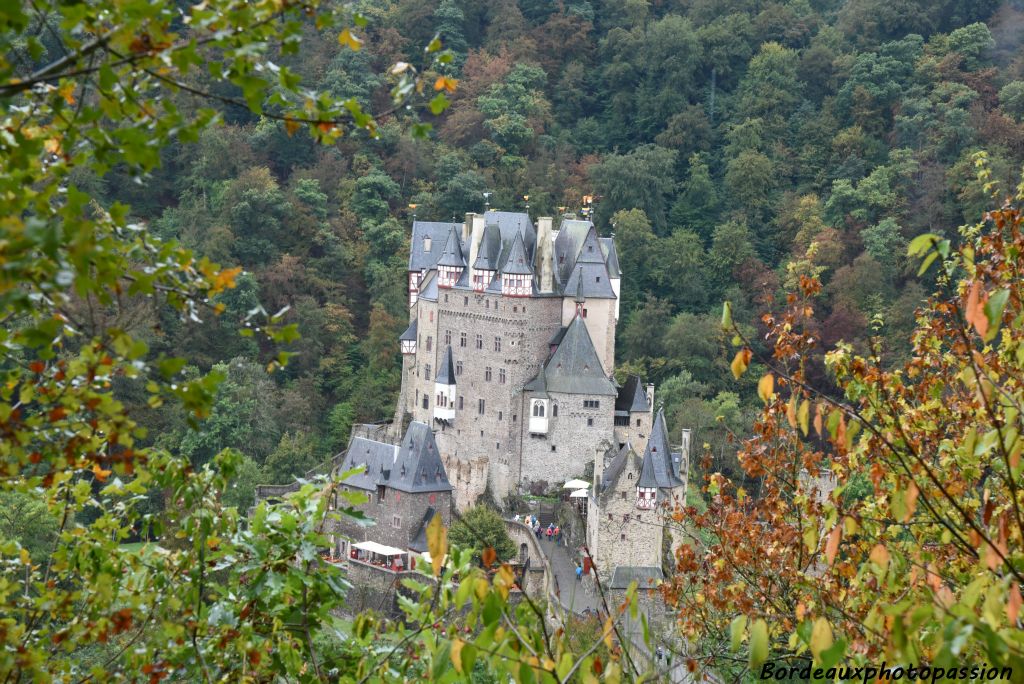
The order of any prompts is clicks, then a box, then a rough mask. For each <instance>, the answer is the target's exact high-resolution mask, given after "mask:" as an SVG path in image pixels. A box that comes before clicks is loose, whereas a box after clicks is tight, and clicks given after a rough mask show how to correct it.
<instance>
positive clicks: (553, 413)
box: [551, 404, 558, 418]
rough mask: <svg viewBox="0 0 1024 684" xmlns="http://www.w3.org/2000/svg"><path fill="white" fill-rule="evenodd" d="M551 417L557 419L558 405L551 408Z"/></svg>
mask: <svg viewBox="0 0 1024 684" xmlns="http://www.w3.org/2000/svg"><path fill="white" fill-rule="evenodd" d="M551 417H552V418H557V417H558V404H554V405H552V407H551Z"/></svg>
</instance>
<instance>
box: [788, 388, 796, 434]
mask: <svg viewBox="0 0 1024 684" xmlns="http://www.w3.org/2000/svg"><path fill="white" fill-rule="evenodd" d="M796 399H797V394H796V392H793V393H792V394H790V395H789V403H788V404H786V422H787V423H789V427H791V428H793V429H794V430H795V429H796Z"/></svg>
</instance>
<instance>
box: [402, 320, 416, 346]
mask: <svg viewBox="0 0 1024 684" xmlns="http://www.w3.org/2000/svg"><path fill="white" fill-rule="evenodd" d="M418 320H419V319H418V318H414V319H412V323H410V324H409V327H408V328H406V329H405V332H404V333H402V334H401V335H399V336H398V341H399V342H415V341H416V328H417V321H418Z"/></svg>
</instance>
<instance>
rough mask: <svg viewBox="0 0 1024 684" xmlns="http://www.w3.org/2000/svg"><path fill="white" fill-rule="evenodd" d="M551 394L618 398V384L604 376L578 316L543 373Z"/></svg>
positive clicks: (584, 327)
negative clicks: (560, 393) (616, 387)
mask: <svg viewBox="0 0 1024 684" xmlns="http://www.w3.org/2000/svg"><path fill="white" fill-rule="evenodd" d="M542 372H543V373H544V383H545V386H546V389H547V391H549V392H562V393H565V394H593V395H603V396H609V395H610V396H615V394H616V393H617V392H616V389H615V384H614V383H613V382H612V381H611V380H610V379H609V378H608V376H607V375H605V374H604V369H602V367H601V360H600V359H599V358H598V356H597V351H596V350H595V349H594V343H593V341H592V340H591V339H590V333H589V332H587V326H586V324H585V323H584V322H583V319H582V318H581V317H580V316H579V314H577V315H576V316H575V317H574V318H573V319H572V322H571V323H570V324H569V327H568V328H567V329H566V331H565V336H564V337H562V341H561V342H559V343H558V348H557V349H555V353H554V354H552V355H551V358H550V359H549V360H548V362H547V364H545V366H544V369H543V371H542Z"/></svg>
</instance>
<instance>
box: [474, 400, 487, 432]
mask: <svg viewBox="0 0 1024 684" xmlns="http://www.w3.org/2000/svg"><path fill="white" fill-rule="evenodd" d="M485 408H486V404H485V403H484V400H483V399H477V400H476V412H477V413H479V414H480V415H481V416H482V415H484V409H485ZM483 434H484V432H483V430H481V431H480V436H483Z"/></svg>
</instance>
